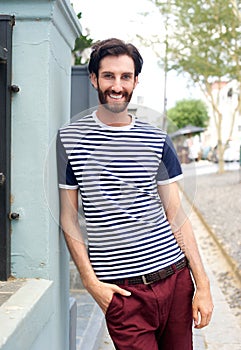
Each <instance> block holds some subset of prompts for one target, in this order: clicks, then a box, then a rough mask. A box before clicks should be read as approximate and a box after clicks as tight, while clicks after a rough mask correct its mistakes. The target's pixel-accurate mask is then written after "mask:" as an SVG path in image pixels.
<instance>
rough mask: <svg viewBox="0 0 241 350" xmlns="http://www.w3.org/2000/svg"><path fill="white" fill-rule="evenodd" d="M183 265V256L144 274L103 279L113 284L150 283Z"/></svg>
mask: <svg viewBox="0 0 241 350" xmlns="http://www.w3.org/2000/svg"><path fill="white" fill-rule="evenodd" d="M185 266H187V259H186V258H184V259H182V260H179V261H178V262H176V263H175V264H172V265H170V266H167V267H165V268H163V269H161V270H159V271H156V272H152V273H148V274H146V275H142V276H137V277H129V278H121V279H116V280H111V281H103V282H106V283H113V284H117V285H119V284H123V285H125V284H128V285H132V284H151V283H155V282H158V281H160V280H163V279H165V278H167V277H169V276H171V275H173V274H174V273H175V272H176V271H177V270H181V269H183V268H184V267H185Z"/></svg>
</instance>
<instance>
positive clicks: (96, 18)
mask: <svg viewBox="0 0 241 350" xmlns="http://www.w3.org/2000/svg"><path fill="white" fill-rule="evenodd" d="M70 1H71V3H72V5H73V8H74V11H75V12H76V13H79V12H81V13H82V18H81V19H80V24H81V26H82V31H83V34H86V33H87V31H88V32H89V35H90V37H91V38H92V39H94V41H95V40H102V39H107V38H110V37H117V38H120V39H122V40H124V41H127V42H131V43H133V44H134V45H136V46H137V48H138V49H139V51H140V53H141V55H142V57H143V59H144V64H143V70H142V72H141V74H140V76H139V84H138V86H137V88H136V89H135V92H134V94H133V98H132V103H139V101H140V99H139V96H140V97H141V99H142V101H143V105H144V106H146V107H149V108H151V109H154V110H156V111H159V112H162V111H163V109H164V81H165V74H164V69H163V68H161V67H160V65H158V57H157V56H156V54H155V53H154V51H153V49H152V47H151V46H150V45H149V46H144V45H143V44H142V43H141V41H140V40H139V39H138V38H137V35H140V36H142V37H144V38H146V39H148V38H151V36H152V35H157V34H158V35H159V36H163V37H164V35H165V29H164V23H163V20H162V18H161V16H160V14H159V13H158V11H157V9H156V7H155V6H154V5H153V4H152V3H151V2H150V0H121V1H118V2H117V1H113V0H70ZM143 13H149V15H146V16H143V15H142V14H143ZM86 30H87V31H86ZM158 51H159V54H160V55H164V52H165V50H164V47H162V46H161V45H160V48H159V49H158ZM166 85H167V109H169V108H171V107H173V106H174V105H175V103H176V101H178V100H181V99H183V98H191V97H194V98H195V96H194V95H193V94H195V92H194V90H193V89H187V87H186V85H187V81H186V80H185V79H184V78H182V77H180V76H179V77H177V76H176V74H175V73H174V72H170V73H168V75H167V80H166Z"/></svg>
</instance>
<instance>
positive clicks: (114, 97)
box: [91, 55, 138, 113]
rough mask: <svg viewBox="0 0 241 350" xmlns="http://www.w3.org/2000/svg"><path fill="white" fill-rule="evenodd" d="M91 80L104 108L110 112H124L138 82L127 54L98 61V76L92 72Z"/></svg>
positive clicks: (132, 62) (132, 63) (131, 61)
mask: <svg viewBox="0 0 241 350" xmlns="http://www.w3.org/2000/svg"><path fill="white" fill-rule="evenodd" d="M91 82H92V84H93V86H94V87H95V88H96V89H97V91H98V96H99V101H100V104H101V105H103V106H104V108H105V109H107V110H108V111H110V112H112V113H121V112H124V111H125V110H126V109H127V106H128V103H129V102H130V100H131V97H132V93H133V90H134V88H135V87H136V84H137V82H138V80H137V77H135V67H134V61H133V60H132V58H131V57H129V56H127V55H120V56H106V57H104V58H103V59H102V60H101V61H100V67H99V72H98V77H96V75H95V74H92V75H91Z"/></svg>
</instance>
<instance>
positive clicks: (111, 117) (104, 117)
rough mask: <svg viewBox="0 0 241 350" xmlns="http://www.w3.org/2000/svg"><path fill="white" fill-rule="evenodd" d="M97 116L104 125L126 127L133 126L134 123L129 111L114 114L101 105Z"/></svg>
mask: <svg viewBox="0 0 241 350" xmlns="http://www.w3.org/2000/svg"><path fill="white" fill-rule="evenodd" d="M96 115H97V117H98V119H99V120H100V121H101V122H102V123H103V124H106V125H110V126H120V127H121V126H126V125H129V124H131V121H132V117H131V116H130V115H129V114H128V111H127V109H126V110H125V111H123V112H121V113H113V112H111V111H109V110H107V109H105V108H103V107H102V106H101V105H100V106H99V107H98V110H97V112H96Z"/></svg>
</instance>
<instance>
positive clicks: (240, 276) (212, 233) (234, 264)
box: [180, 187, 241, 282]
mask: <svg viewBox="0 0 241 350" xmlns="http://www.w3.org/2000/svg"><path fill="white" fill-rule="evenodd" d="M180 189H181V191H182V193H183V195H184V196H185V198H186V200H187V201H188V203H189V205H190V206H191V207H192V208H193V210H194V211H195V213H196V215H197V216H198V218H199V219H200V221H201V222H202V224H203V225H204V227H205V228H206V230H207V231H208V232H209V234H210V236H211V237H212V238H213V240H214V241H215V243H216V244H217V246H218V248H219V249H220V251H221V252H222V254H223V256H224V257H225V259H226V261H227V262H228V264H229V265H230V267H231V268H232V270H233V272H234V274H235V276H236V277H237V279H238V280H239V281H240V282H241V271H240V270H239V268H238V265H237V262H236V261H235V260H234V259H233V258H232V257H231V256H230V255H229V254H228V253H227V252H226V250H225V247H224V245H223V244H222V243H221V242H220V240H219V239H218V237H217V235H216V234H215V231H213V229H212V228H211V227H210V225H209V224H208V223H207V221H206V220H205V218H204V217H203V215H202V214H201V212H200V210H199V209H198V208H197V207H196V205H195V204H194V203H193V202H191V201H190V199H189V197H188V195H187V194H186V192H184V191H183V189H182V188H181V187H180Z"/></svg>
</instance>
